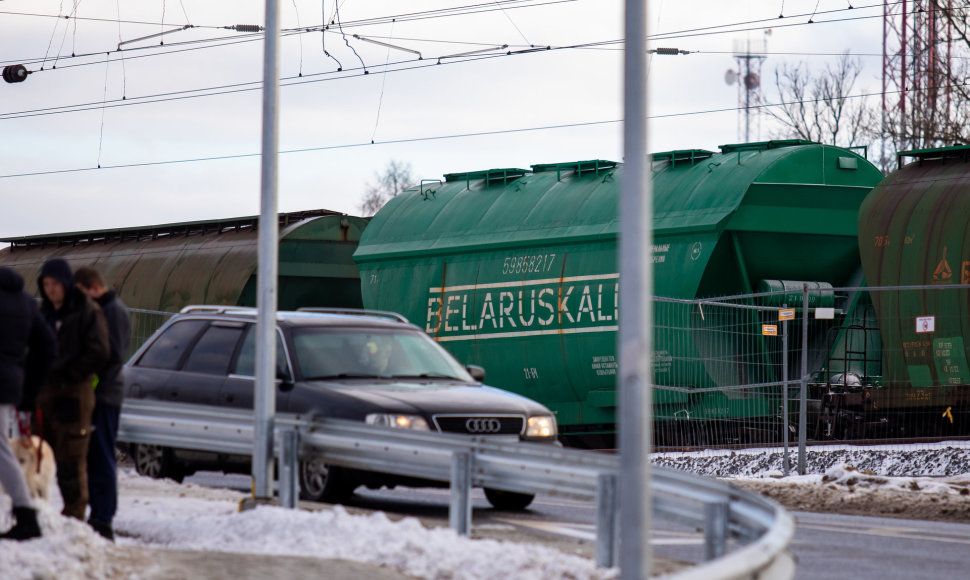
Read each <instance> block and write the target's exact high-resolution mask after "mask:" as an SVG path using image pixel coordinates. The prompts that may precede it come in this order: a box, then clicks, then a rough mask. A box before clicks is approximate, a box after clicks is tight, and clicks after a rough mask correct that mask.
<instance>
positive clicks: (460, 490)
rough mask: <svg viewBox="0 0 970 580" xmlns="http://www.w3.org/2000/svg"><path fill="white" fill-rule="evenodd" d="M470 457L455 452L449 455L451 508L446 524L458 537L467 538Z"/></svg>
mask: <svg viewBox="0 0 970 580" xmlns="http://www.w3.org/2000/svg"><path fill="white" fill-rule="evenodd" d="M471 484H472V455H471V453H468V452H467V451H456V452H455V453H453V454H452V455H451V507H450V508H449V510H448V523H449V525H450V526H451V529H453V530H455V531H456V532H458V535H460V536H467V535H468V533H469V531H470V530H471V523H472V502H471V487H472V485H471Z"/></svg>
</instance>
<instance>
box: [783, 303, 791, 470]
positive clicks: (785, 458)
mask: <svg viewBox="0 0 970 580" xmlns="http://www.w3.org/2000/svg"><path fill="white" fill-rule="evenodd" d="M784 308H788V305H787V304H786V305H784ZM781 430H782V439H783V441H784V446H785V451H784V453H783V455H782V458H783V459H782V473H783V474H784V476H785V477H788V470H789V469H790V467H791V456H790V455H789V453H788V321H787V320H782V321H781Z"/></svg>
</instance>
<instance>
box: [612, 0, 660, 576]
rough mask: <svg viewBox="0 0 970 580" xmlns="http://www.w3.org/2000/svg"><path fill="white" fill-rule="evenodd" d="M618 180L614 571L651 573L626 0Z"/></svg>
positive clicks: (648, 213)
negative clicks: (617, 478)
mask: <svg viewBox="0 0 970 580" xmlns="http://www.w3.org/2000/svg"><path fill="white" fill-rule="evenodd" d="M625 19H626V20H625V31H624V34H625V39H626V40H625V43H626V44H625V51H624V58H623V77H624V97H623V98H624V104H623V159H624V168H623V181H622V188H621V190H620V191H621V194H622V196H621V197H622V199H621V201H620V208H619V209H620V312H622V313H623V317H622V319H621V320H620V344H619V352H620V376H619V381H620V382H619V384H618V385H617V390H618V391H619V392H618V398H619V401H618V404H617V407H618V409H617V410H618V413H619V417H618V419H619V431H620V445H619V447H620V574H621V577H622V578H624V579H625V580H632V579H636V580H641V579H645V578H649V577H650V569H651V559H652V558H651V548H650V513H651V509H652V505H651V501H650V447H651V439H652V436H653V410H652V408H651V406H652V396H653V394H652V392H651V390H650V387H649V383H650V381H651V380H652V375H651V366H652V365H651V361H650V358H651V356H652V354H653V346H652V342H653V340H652V339H653V328H652V319H653V312H652V310H651V308H652V303H653V271H652V266H651V260H650V244H651V238H652V233H653V229H652V228H653V197H652V195H651V190H650V171H649V167H648V164H647V6H646V0H626V10H625Z"/></svg>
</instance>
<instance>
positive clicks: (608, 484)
mask: <svg viewBox="0 0 970 580" xmlns="http://www.w3.org/2000/svg"><path fill="white" fill-rule="evenodd" d="M616 500H617V498H616V474H613V473H601V474H599V476H598V477H597V479H596V565H597V566H599V567H601V568H612V567H613V566H616V556H617V553H618V548H619V542H617V541H616V540H617V536H618V534H617V531H618V530H617V526H618V523H619V519H618V518H617V517H616V516H617V501H616Z"/></svg>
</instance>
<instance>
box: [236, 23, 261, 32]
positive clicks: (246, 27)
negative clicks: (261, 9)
mask: <svg viewBox="0 0 970 580" xmlns="http://www.w3.org/2000/svg"><path fill="white" fill-rule="evenodd" d="M233 29H235V31H236V32H259V31H260V30H262V29H263V27H262V26H260V25H258V24H237V25H235V26H233Z"/></svg>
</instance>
